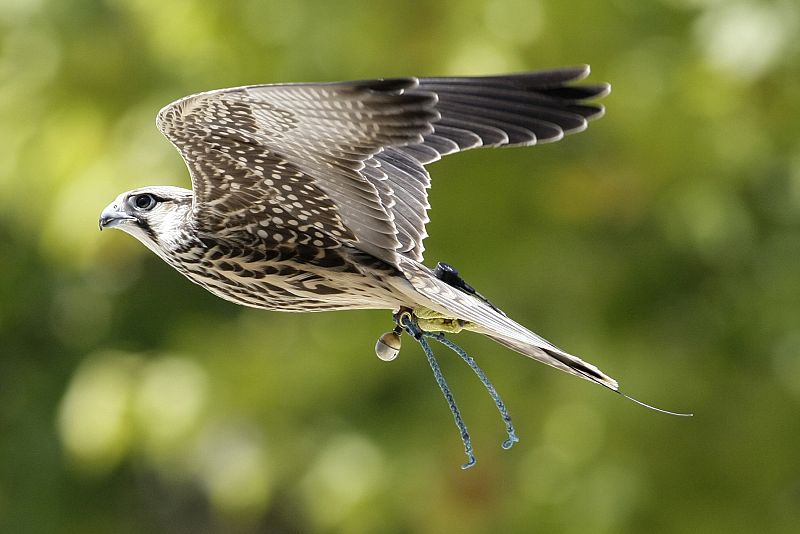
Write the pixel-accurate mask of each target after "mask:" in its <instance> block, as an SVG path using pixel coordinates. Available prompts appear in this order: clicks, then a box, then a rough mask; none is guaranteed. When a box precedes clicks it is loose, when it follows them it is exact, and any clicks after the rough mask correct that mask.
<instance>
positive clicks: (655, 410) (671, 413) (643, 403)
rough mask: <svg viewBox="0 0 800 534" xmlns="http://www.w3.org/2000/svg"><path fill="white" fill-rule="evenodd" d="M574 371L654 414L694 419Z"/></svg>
mask: <svg viewBox="0 0 800 534" xmlns="http://www.w3.org/2000/svg"><path fill="white" fill-rule="evenodd" d="M572 370H573V371H575V372H576V373H578V374H579V375H581V376H583V377H586V378H587V379H588V380H590V381H592V382H594V383H595V384H597V385H599V386H603V387H604V388H606V389H607V390H609V391H613V392H614V393H616V394H618V395H621V396H622V397H624V398H626V399H628V400H629V401H631V402H633V403H636V404H638V405H639V406H644V407H645V408H647V409H649V410H653V411H654V412H660V413H665V414H667V415H675V416H677V417H694V414H693V413H681V412H671V411H669V410H664V409H661V408H656V407H655V406H651V405H649V404H647V403H646V402H642V401H640V400H639V399H635V398H633V397H631V396H630V395H627V394H625V393H623V392H621V391H620V390H618V389H614V388H613V387H611V386H609V385H608V384H604V383H603V382H600V381H598V380H596V379H595V378H594V377H593V376H591V375H590V374H588V373H586V372H584V371H582V370H581V369H577V368H574V367H573V368H572Z"/></svg>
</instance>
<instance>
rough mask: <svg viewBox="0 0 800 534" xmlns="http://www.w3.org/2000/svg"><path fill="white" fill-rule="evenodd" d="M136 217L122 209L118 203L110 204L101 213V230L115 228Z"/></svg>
mask: <svg viewBox="0 0 800 534" xmlns="http://www.w3.org/2000/svg"><path fill="white" fill-rule="evenodd" d="M135 220H136V217H131V216H130V215H128V214H127V213H125V212H124V211H121V210H120V209H119V207H118V206H117V204H109V205H108V206H106V209H104V210H103V213H101V214H100V230H101V231H102V230H103V228H114V227H115V226H119V225H121V224H124V223H126V222H128V221H135Z"/></svg>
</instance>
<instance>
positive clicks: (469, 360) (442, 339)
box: [423, 332, 519, 450]
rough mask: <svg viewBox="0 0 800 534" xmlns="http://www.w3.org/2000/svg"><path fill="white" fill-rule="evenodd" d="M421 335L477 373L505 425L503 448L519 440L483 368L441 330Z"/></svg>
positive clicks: (501, 401)
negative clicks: (454, 355)
mask: <svg viewBox="0 0 800 534" xmlns="http://www.w3.org/2000/svg"><path fill="white" fill-rule="evenodd" d="M423 335H424V336H426V337H430V338H433V339H435V340H436V341H438V342H439V343H441V344H442V345H444V346H445V347H447V348H449V349H450V350H452V351H453V352H455V353H456V354H458V355H459V356H461V359H462V360H464V361H465V362H467V365H469V366H470V367H471V368H472V370H473V371H474V372H475V374H476V375H478V378H479V379H480V380H481V382H483V385H484V386H485V387H486V391H488V392H489V395H491V397H492V400H493V401H494V403H495V404H496V405H497V409H498V410H499V411H500V416H501V417H502V418H503V422H504V423H505V425H506V432H507V433H508V439H507V440H505V441H504V442H503V448H504V449H506V450H508V449H510V448H511V447H512V446H513V445H514V443H516V442H518V441H519V438H518V437H517V432H516V430H515V429H514V423H513V422H512V421H511V415H509V413H508V409H506V405H505V403H504V402H503V399H501V398H500V395H499V394H498V393H497V390H496V389H494V386H493V385H492V383H491V382H490V381H489V378H488V377H487V376H486V373H484V372H483V369H481V368H480V367H478V364H477V363H476V362H475V360H474V359H473V358H472V357H471V356H470V355H469V354H467V353H466V351H465V350H464V349H462V348H461V347H459V346H458V345H456V344H455V343H453V342H452V341H450V340H449V339H447V338H446V337H444V334H442V333H441V332H436V333H434V332H424V333H423Z"/></svg>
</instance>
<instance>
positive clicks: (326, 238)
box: [157, 66, 609, 265]
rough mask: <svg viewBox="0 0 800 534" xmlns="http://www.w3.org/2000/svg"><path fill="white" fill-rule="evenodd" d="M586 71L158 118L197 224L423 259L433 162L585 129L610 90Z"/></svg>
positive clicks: (243, 98) (173, 108)
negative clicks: (187, 182) (588, 80)
mask: <svg viewBox="0 0 800 534" xmlns="http://www.w3.org/2000/svg"><path fill="white" fill-rule="evenodd" d="M588 73H589V68H588V66H581V67H574V68H567V69H558V70H553V71H543V72H534V73H527V74H512V75H506V76H490V77H472V78H419V79H418V78H396V79H385V80H366V81H355V82H339V83H314V84H283V85H257V86H246V87H237V88H232V89H223V90H218V91H211V92H208V93H201V94H197V95H192V96H189V97H186V98H183V99H181V100H178V101H176V102H174V103H172V104H170V105H168V106H167V107H165V108H164V109H162V110H161V112H160V113H159V115H158V119H157V124H158V127H159V129H160V130H161V131H162V132H163V133H164V135H165V136H166V137H167V138H168V139H169V140H170V141H171V142H172V143H173V144H174V145H175V146H176V147H177V149H178V150H179V152H180V153H181V155H182V156H183V158H184V160H185V161H186V163H187V166H188V167H189V170H190V173H191V176H192V183H193V188H194V194H195V203H194V216H195V218H196V221H197V223H198V224H199V225H200V226H201V227H202V228H205V229H206V230H208V231H209V232H214V233H217V234H222V235H225V236H228V237H230V238H232V239H237V238H242V239H246V238H248V237H250V238H256V237H257V238H259V239H265V240H272V241H276V242H285V241H290V240H297V241H298V242H300V243H306V244H313V245H315V246H336V245H337V244H339V243H348V244H351V245H353V246H354V247H356V248H359V249H361V250H363V251H365V252H368V253H370V254H372V255H374V256H375V257H377V258H380V259H382V260H383V261H386V262H387V263H389V264H392V265H398V264H399V257H398V255H402V256H404V257H406V258H410V259H413V260H416V261H420V260H421V259H422V251H423V246H422V241H423V239H424V238H425V237H426V235H427V234H426V233H425V224H426V223H427V222H428V216H427V210H428V208H429V204H428V199H427V189H428V187H429V186H430V177H429V175H428V173H427V171H426V170H425V167H424V166H425V165H427V164H428V163H431V162H433V161H436V160H438V159H439V158H441V157H442V156H446V155H448V154H452V153H455V152H459V151H461V150H466V149H470V148H477V147H481V146H504V145H508V146H517V145H532V144H535V143H537V142H549V141H557V140H559V139H561V138H562V137H563V136H564V134H566V133H572V132H576V131H580V130H583V129H584V128H585V127H586V124H587V120H588V119H591V118H594V117H598V116H600V115H602V113H603V108H602V106H599V105H597V104H587V103H585V100H587V99H592V98H598V97H601V96H603V95H605V94H606V93H607V92H608V90H609V87H608V85H606V84H595V85H577V86H576V85H569V84H570V82H573V81H577V80H580V79H582V78H584V77H585V76H587V75H588Z"/></svg>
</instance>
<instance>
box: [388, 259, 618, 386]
mask: <svg viewBox="0 0 800 534" xmlns="http://www.w3.org/2000/svg"><path fill="white" fill-rule="evenodd" d="M402 270H403V272H404V274H405V275H406V278H407V279H408V281H409V282H410V283H411V285H412V286H413V289H414V292H415V293H416V295H417V296H418V297H419V296H421V297H424V300H423V301H422V302H419V304H420V305H421V306H424V307H426V308H429V309H431V310H434V311H435V312H438V313H440V314H442V315H443V316H446V317H450V318H453V319H460V320H462V321H465V322H466V323H467V328H468V329H469V330H471V331H474V332H479V333H481V334H484V335H485V336H487V337H489V338H491V339H493V340H495V341H497V342H498V343H500V344H501V345H504V346H506V347H508V348H510V349H512V350H514V351H516V352H519V353H520V354H524V355H525V356H528V357H529V358H533V359H534V360H538V361H540V362H542V363H545V364H547V365H549V366H551V367H555V368H556V369H559V370H561V371H564V372H567V373H570V374H572V375H575V376H578V377H580V378H584V379H586V380H589V381H590V382H594V383H596V384H599V385H601V386H604V387H606V388H608V389H611V390H612V391H617V392H618V391H619V387H618V385H617V381H616V380H614V379H613V378H611V377H610V376H608V375H607V374H605V373H603V372H602V371H601V370H600V369H598V368H597V367H595V366H594V365H592V364H590V363H587V362H585V361H583V360H581V359H580V358H578V357H577V356H573V355H572V354H569V353H567V352H564V351H563V350H561V349H559V348H558V347H556V346H555V345H553V344H552V343H550V342H549V341H547V340H546V339H544V338H542V337H540V336H538V335H536V334H535V333H533V332H531V331H530V330H528V329H527V328H525V327H524V326H522V325H520V324H518V323H517V322H515V321H513V320H511V319H510V318H508V316H506V315H505V314H504V313H503V312H502V311H500V310H499V309H497V308H496V307H494V306H493V305H491V304H489V303H488V302H487V301H486V300H484V299H482V298H480V296H478V295H476V294H471V293H469V292H467V291H464V290H462V289H459V288H457V287H454V286H453V285H450V284H448V283H446V282H444V281H442V280H440V279H439V278H437V277H436V276H434V274H433V272H432V271H431V270H430V269H428V268H427V267H425V266H424V265H421V264H419V263H417V262H413V261H410V260H409V261H407V262H404V263H403V265H402ZM418 300H419V299H418Z"/></svg>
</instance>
